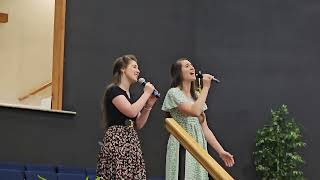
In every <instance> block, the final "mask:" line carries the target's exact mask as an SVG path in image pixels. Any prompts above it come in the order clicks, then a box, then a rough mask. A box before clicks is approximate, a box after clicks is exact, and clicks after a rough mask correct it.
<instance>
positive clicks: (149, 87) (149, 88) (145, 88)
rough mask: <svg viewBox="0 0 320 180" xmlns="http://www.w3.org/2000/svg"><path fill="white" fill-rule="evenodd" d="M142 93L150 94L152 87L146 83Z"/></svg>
mask: <svg viewBox="0 0 320 180" xmlns="http://www.w3.org/2000/svg"><path fill="white" fill-rule="evenodd" d="M143 91H144V92H145V93H147V94H150V95H151V94H152V93H153V91H154V86H153V84H151V83H150V82H147V83H146V85H145V86H144V89H143Z"/></svg>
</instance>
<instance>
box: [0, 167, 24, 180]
mask: <svg viewBox="0 0 320 180" xmlns="http://www.w3.org/2000/svg"><path fill="white" fill-rule="evenodd" d="M0 179H1V180H2V179H3V180H24V173H23V171H20V170H10V169H0Z"/></svg>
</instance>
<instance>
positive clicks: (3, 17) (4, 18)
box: [0, 13, 8, 23]
mask: <svg viewBox="0 0 320 180" xmlns="http://www.w3.org/2000/svg"><path fill="white" fill-rule="evenodd" d="M7 22H8V14H6V13H0V23H7Z"/></svg>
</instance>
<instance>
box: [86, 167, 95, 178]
mask: <svg viewBox="0 0 320 180" xmlns="http://www.w3.org/2000/svg"><path fill="white" fill-rule="evenodd" d="M96 174H97V173H96V168H86V175H87V176H88V177H89V180H95V179H96Z"/></svg>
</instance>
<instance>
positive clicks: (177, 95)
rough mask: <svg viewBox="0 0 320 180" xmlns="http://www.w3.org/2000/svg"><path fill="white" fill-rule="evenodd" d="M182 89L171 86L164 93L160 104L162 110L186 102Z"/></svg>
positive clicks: (167, 110) (167, 109)
mask: <svg viewBox="0 0 320 180" xmlns="http://www.w3.org/2000/svg"><path fill="white" fill-rule="evenodd" d="M188 102H189V101H188V100H187V99H186V98H185V96H184V95H183V93H182V91H180V90H179V89H178V88H171V89H169V91H168V92H167V94H166V97H165V98H164V101H163V104H162V108H161V109H162V110H163V111H166V112H169V110H171V109H173V108H176V107H177V106H178V105H179V104H183V103H188Z"/></svg>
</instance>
